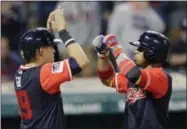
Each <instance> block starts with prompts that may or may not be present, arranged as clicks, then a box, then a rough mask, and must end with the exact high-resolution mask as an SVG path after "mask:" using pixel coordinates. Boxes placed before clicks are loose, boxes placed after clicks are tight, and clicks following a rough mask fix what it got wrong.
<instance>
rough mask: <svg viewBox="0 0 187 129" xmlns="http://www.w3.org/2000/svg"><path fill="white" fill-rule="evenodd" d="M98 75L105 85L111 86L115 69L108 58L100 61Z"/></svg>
mask: <svg viewBox="0 0 187 129" xmlns="http://www.w3.org/2000/svg"><path fill="white" fill-rule="evenodd" d="M97 73H98V75H99V78H100V79H101V81H102V82H103V84H105V85H107V86H110V82H111V81H112V78H113V77H114V69H113V66H112V64H111V62H110V61H109V58H108V57H106V58H104V59H101V58H99V59H98V62H97Z"/></svg>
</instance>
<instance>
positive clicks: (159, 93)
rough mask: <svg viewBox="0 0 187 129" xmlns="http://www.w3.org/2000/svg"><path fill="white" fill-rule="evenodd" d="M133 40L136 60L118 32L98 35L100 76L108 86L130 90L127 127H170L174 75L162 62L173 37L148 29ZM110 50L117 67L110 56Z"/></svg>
mask: <svg viewBox="0 0 187 129" xmlns="http://www.w3.org/2000/svg"><path fill="white" fill-rule="evenodd" d="M130 44H131V45H134V46H137V47H138V48H137V49H136V50H135V52H134V53H135V55H134V61H132V60H131V59H129V58H128V57H127V56H126V55H125V54H124V53H123V51H122V47H121V46H120V45H119V43H118V42H117V39H116V37H115V36H114V35H107V36H105V37H104V36H103V35H100V36H97V37H96V38H95V39H94V40H93V45H94V46H95V47H96V50H97V54H98V63H97V72H98V76H99V78H100V79H101V81H102V82H103V84H105V85H106V86H109V87H112V88H116V90H117V92H119V93H125V94H126V97H127V102H126V106H125V112H124V129H167V128H168V107H169V100H170V97H171V93H172V79H171V77H170V75H169V74H168V73H166V72H165V71H164V70H163V68H162V64H163V63H164V62H165V60H166V58H167V54H168V50H169V46H170V43H169V40H168V38H167V37H166V36H164V35H163V34H161V33H159V32H155V31H146V32H144V33H143V34H142V35H141V36H140V38H139V40H138V41H134V42H130ZM110 50H111V51H112V53H113V55H114V57H115V61H116V63H117V67H114V66H115V65H113V64H114V63H115V62H114V61H112V60H111V61H110V60H109V52H110ZM118 69H119V70H118Z"/></svg>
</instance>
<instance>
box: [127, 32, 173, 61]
mask: <svg viewBox="0 0 187 129" xmlns="http://www.w3.org/2000/svg"><path fill="white" fill-rule="evenodd" d="M130 44H131V45H134V46H138V47H142V48H143V49H145V52H144V57H145V59H146V60H148V61H149V62H152V63H153V62H154V63H155V62H164V61H165V60H166V59H167V55H168V51H169V47H170V43H169V39H168V38H167V37H166V36H165V35H163V34H161V33H159V32H156V31H145V32H144V33H143V34H142V35H140V38H139V40H138V41H135V42H130Z"/></svg>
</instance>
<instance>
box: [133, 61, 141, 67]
mask: <svg viewBox="0 0 187 129" xmlns="http://www.w3.org/2000/svg"><path fill="white" fill-rule="evenodd" d="M134 63H135V64H136V65H137V66H142V63H140V62H139V61H138V60H136V59H134Z"/></svg>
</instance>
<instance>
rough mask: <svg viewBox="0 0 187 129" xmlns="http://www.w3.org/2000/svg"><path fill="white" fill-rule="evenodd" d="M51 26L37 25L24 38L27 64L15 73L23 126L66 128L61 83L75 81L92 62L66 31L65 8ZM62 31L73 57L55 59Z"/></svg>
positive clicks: (53, 14) (28, 128) (52, 15)
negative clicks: (56, 33)
mask: <svg viewBox="0 0 187 129" xmlns="http://www.w3.org/2000/svg"><path fill="white" fill-rule="evenodd" d="M47 27H48V29H47V28H35V29H31V30H29V31H28V32H26V33H24V34H23V36H22V37H21V39H20V49H21V53H22V55H23V57H24V59H25V60H26V62H27V63H26V64H24V65H21V66H20V68H19V69H18V70H17V72H16V73H15V77H14V87H15V92H16V96H17V100H18V103H19V109H20V115H21V125H20V126H21V127H20V128H21V129H65V121H64V112H63V103H62V98H61V92H60V85H61V84H63V83H64V82H67V81H71V80H72V76H74V75H75V74H77V73H79V72H81V70H83V69H84V68H85V67H86V65H87V64H88V62H89V61H88V58H87V56H86V54H85V53H84V52H83V50H82V48H81V47H80V45H79V44H78V43H77V42H76V41H75V39H74V38H72V37H71V35H70V34H69V33H68V32H67V30H66V22H65V19H64V13H63V10H62V9H56V10H55V11H53V12H51V13H50V15H49V18H48V21H47ZM49 30H51V31H53V32H56V31H57V32H58V33H59V37H60V38H61V40H62V41H63V43H64V44H65V46H66V48H67V50H68V53H69V58H68V59H65V60H62V61H58V62H54V53H55V49H54V48H55V47H56V45H57V43H58V42H59V41H58V40H56V39H55V37H54V35H53V34H52V33H51V31H49Z"/></svg>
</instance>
